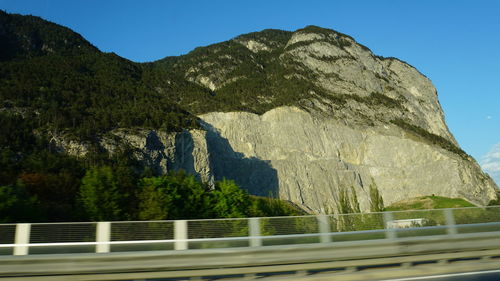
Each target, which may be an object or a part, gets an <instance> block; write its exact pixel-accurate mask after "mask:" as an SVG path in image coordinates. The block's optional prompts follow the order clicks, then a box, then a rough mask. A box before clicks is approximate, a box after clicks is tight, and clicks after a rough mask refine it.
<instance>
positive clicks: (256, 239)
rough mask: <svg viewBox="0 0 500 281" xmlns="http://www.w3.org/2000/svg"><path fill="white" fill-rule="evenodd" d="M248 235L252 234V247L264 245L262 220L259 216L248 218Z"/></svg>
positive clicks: (250, 242) (250, 241)
mask: <svg viewBox="0 0 500 281" xmlns="http://www.w3.org/2000/svg"><path fill="white" fill-rule="evenodd" d="M248 235H249V236H250V240H249V244H250V247H260V246H262V238H260V220H259V218H249V219H248Z"/></svg>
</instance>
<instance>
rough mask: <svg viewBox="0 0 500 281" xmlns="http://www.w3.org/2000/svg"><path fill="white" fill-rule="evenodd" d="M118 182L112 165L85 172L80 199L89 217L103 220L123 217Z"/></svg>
mask: <svg viewBox="0 0 500 281" xmlns="http://www.w3.org/2000/svg"><path fill="white" fill-rule="evenodd" d="M118 184H119V182H118V179H117V178H116V176H115V175H114V173H113V170H112V169H111V167H108V166H103V167H94V168H92V169H90V170H88V171H87V172H86V173H85V176H84V177H83V179H82V185H81V187H80V194H79V195H80V198H79V199H80V202H81V206H82V208H83V211H84V214H85V216H86V218H87V219H91V220H96V221H102V220H119V219H121V218H122V209H121V206H120V201H121V199H122V197H121V194H120V190H119V187H118Z"/></svg>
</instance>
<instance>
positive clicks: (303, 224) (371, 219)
mask: <svg viewBox="0 0 500 281" xmlns="http://www.w3.org/2000/svg"><path fill="white" fill-rule="evenodd" d="M492 231H500V206H492V207H484V208H480V207H471V208H454V209H438V210H415V211H394V212H381V213H360V214H335V215H317V216H294V217H262V218H238V219H208V220H198V219H197V220H175V221H173V220H170V221H128V222H122V221H116V222H76V223H31V224H30V223H18V224H0V255H31V254H55V253H85V252H95V253H109V252H127V251H157V250H172V251H182V250H188V249H204V248H231V247H262V246H268V245H269V246H270V245H292V244H304V243H335V242H344V241H357V240H374V239H386V240H387V239H389V240H391V239H400V238H407V237H418V236H435V235H436V236H437V235H459V234H465V233H477V232H492Z"/></svg>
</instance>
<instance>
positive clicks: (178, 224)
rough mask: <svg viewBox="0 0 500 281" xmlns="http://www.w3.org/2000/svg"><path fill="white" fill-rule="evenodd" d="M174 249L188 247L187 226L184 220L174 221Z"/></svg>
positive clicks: (185, 248)
mask: <svg viewBox="0 0 500 281" xmlns="http://www.w3.org/2000/svg"><path fill="white" fill-rule="evenodd" d="M174 239H175V244H174V249H175V250H187V249H188V228H187V221H186V220H176V221H174Z"/></svg>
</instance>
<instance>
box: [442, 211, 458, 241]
mask: <svg viewBox="0 0 500 281" xmlns="http://www.w3.org/2000/svg"><path fill="white" fill-rule="evenodd" d="M443 212H444V218H445V220H446V226H447V228H446V230H447V232H448V234H449V235H454V234H457V233H458V232H457V225H456V223H455V217H454V216H453V210H452V209H444V210H443Z"/></svg>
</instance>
